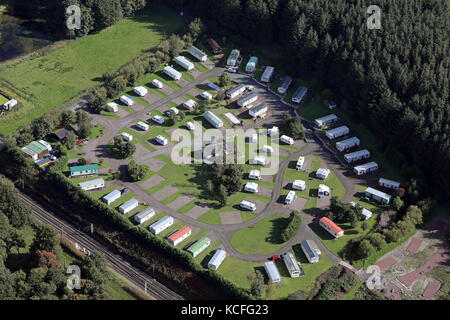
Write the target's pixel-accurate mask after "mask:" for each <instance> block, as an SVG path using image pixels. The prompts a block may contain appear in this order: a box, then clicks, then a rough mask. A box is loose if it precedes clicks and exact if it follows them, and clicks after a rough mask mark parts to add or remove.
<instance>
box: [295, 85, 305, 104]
mask: <svg viewBox="0 0 450 320" xmlns="http://www.w3.org/2000/svg"><path fill="white" fill-rule="evenodd" d="M307 93H308V89H307V88H306V87H299V88H298V89H297V90H296V91H295V93H294V95H293V96H292V102H294V103H300V102H302V100H303V98H304V97H305V96H306V94H307Z"/></svg>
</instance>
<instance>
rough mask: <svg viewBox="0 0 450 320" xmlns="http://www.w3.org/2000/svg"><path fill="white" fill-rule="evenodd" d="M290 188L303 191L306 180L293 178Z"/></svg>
mask: <svg viewBox="0 0 450 320" xmlns="http://www.w3.org/2000/svg"><path fill="white" fill-rule="evenodd" d="M292 189H295V190H300V191H304V190H306V182H305V181H303V180H294V182H292Z"/></svg>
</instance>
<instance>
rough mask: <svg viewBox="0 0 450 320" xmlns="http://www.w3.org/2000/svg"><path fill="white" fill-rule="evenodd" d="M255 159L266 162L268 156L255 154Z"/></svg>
mask: <svg viewBox="0 0 450 320" xmlns="http://www.w3.org/2000/svg"><path fill="white" fill-rule="evenodd" d="M255 161H257V162H265V161H266V157H264V156H255Z"/></svg>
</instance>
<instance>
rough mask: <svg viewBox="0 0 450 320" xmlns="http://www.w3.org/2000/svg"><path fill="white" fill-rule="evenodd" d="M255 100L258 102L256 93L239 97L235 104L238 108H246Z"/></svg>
mask: <svg viewBox="0 0 450 320" xmlns="http://www.w3.org/2000/svg"><path fill="white" fill-rule="evenodd" d="M256 100H258V95H257V94H256V93H250V94H246V95H245V96H242V97H240V98H239V99H238V101H237V104H238V106H240V107H246V106H248V105H249V104H252V103H253V102H255V101H256Z"/></svg>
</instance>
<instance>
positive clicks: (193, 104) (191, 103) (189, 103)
mask: <svg viewBox="0 0 450 320" xmlns="http://www.w3.org/2000/svg"><path fill="white" fill-rule="evenodd" d="M184 104H185V105H187V106H189V107H195V101H194V100H192V99H189V100H187V101H186V102H185V103H184Z"/></svg>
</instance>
